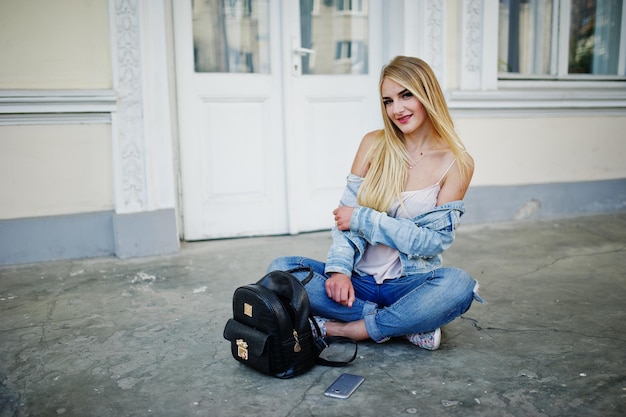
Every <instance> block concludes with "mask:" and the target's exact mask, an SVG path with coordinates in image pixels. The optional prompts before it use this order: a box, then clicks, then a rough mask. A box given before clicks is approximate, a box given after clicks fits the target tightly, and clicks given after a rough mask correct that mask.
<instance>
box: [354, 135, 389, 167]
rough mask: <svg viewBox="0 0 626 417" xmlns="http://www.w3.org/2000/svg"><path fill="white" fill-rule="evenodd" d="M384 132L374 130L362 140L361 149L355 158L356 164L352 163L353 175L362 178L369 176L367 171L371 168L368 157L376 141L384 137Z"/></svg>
mask: <svg viewBox="0 0 626 417" xmlns="http://www.w3.org/2000/svg"><path fill="white" fill-rule="evenodd" d="M382 134H383V131H382V130H373V131H371V132H368V133H366V134H365V136H363V139H361V144H360V145H359V149H358V150H357V152H356V156H355V157H354V162H353V163H352V169H351V171H352V173H353V174H355V175H358V176H360V177H364V176H365V174H367V170H368V168H369V161H368V159H367V156H368V154H369V151H370V149H371V148H372V146H373V145H374V143H376V141H377V140H378V139H379V138H380V137H381V136H382Z"/></svg>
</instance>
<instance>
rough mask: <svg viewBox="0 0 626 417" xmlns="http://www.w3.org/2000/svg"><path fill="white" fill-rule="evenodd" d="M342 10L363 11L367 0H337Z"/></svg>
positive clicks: (338, 7)
mask: <svg viewBox="0 0 626 417" xmlns="http://www.w3.org/2000/svg"><path fill="white" fill-rule="evenodd" d="M335 1H336V7H337V10H338V11H340V12H363V11H365V9H364V5H365V4H364V3H365V1H366V0H335Z"/></svg>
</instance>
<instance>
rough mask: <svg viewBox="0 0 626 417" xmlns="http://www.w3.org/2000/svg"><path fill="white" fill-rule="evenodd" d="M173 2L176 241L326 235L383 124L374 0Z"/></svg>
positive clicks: (378, 20)
mask: <svg viewBox="0 0 626 417" xmlns="http://www.w3.org/2000/svg"><path fill="white" fill-rule="evenodd" d="M173 4H174V33H175V53H176V58H175V60H176V78H177V93H178V111H179V113H178V114H179V118H178V121H179V141H180V157H181V164H180V165H181V189H182V209H183V225H184V226H183V233H184V239H185V240H200V239H212V238H222V237H236V236H255V235H272V234H285V233H292V234H293V233H299V232H304V231H313V230H323V229H329V228H330V227H332V225H333V217H332V214H331V212H332V210H333V209H334V207H336V206H337V204H338V201H339V198H340V196H341V193H342V190H343V187H344V185H345V177H346V175H347V174H348V173H349V170H350V166H351V163H352V157H353V156H354V153H355V152H356V149H357V147H358V144H359V142H360V139H361V137H362V136H363V135H364V134H365V133H366V132H367V131H369V130H372V129H375V128H377V127H380V125H381V122H380V105H379V98H378V86H377V84H378V74H379V71H380V68H381V65H382V61H381V56H382V51H381V48H382V39H381V36H382V33H381V32H382V30H381V27H382V22H381V16H382V10H381V9H382V5H381V1H380V0H369V1H368V0H361V1H358V0H350V1H348V0H346V1H345V2H341V1H335V2H326V1H324V0H301V1H300V2H298V1H293V0H283V1H279V0H264V1H263V0H256V1H255V0H234V1H233V0H195V1H193V2H192V1H176V2H173ZM300 6H302V8H303V9H305V10H303V13H301V7H300Z"/></svg>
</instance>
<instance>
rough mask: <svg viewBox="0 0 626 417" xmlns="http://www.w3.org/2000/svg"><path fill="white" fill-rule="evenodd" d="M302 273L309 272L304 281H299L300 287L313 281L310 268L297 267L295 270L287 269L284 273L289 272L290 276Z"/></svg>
mask: <svg viewBox="0 0 626 417" xmlns="http://www.w3.org/2000/svg"><path fill="white" fill-rule="evenodd" d="M303 271H309V275H307V277H306V278H305V279H303V280H302V281H300V282H301V283H302V285H306V284H308V283H309V281H311V280H312V279H313V269H312V268H311V267H310V266H298V267H296V268H292V269H289V270H288V271H285V272H289V273H290V274H293V273H294V272H303Z"/></svg>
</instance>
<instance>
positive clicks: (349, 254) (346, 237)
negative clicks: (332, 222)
mask: <svg viewBox="0 0 626 417" xmlns="http://www.w3.org/2000/svg"><path fill="white" fill-rule="evenodd" d="M350 234H352V233H351V232H342V231H341V230H339V229H337V227H333V230H332V237H333V243H332V244H331V246H330V249H329V250H328V256H327V257H326V267H325V268H324V273H325V274H326V275H329V274H330V273H332V272H339V273H342V274H345V275H347V276H352V271H353V270H354V263H355V258H356V254H357V252H358V248H357V246H356V245H355V244H354V242H353V241H352V240H351V239H350ZM352 235H353V234H352ZM352 237H353V238H357V239H363V238H362V237H360V236H352Z"/></svg>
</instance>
